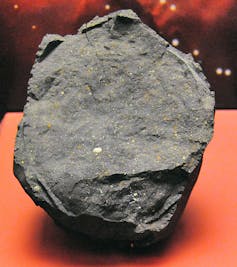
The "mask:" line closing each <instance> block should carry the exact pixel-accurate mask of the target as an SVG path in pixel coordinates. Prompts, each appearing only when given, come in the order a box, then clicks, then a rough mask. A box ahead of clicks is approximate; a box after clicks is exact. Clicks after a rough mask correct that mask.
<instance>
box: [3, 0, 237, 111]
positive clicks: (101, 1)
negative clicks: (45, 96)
mask: <svg viewBox="0 0 237 267" xmlns="http://www.w3.org/2000/svg"><path fill="white" fill-rule="evenodd" d="M0 7H1V9H0V23H1V28H0V39H1V42H0V59H1V63H0V79H1V80H0V81H1V85H0V90H1V91H0V97H1V98H0V105H5V106H6V108H7V110H9V111H20V110H22V108H23V106H24V103H25V101H26V90H27V82H28V79H29V77H30V70H31V67H32V64H33V62H34V57H35V53H36V51H37V48H38V45H39V43H40V41H41V39H42V37H43V36H44V35H45V34H46V33H58V34H61V35H65V34H73V33H76V32H77V30H78V28H79V27H80V26H81V25H82V24H83V23H86V22H87V21H89V20H90V19H92V18H93V17H95V16H96V15H99V16H102V15H105V14H108V13H109V12H112V11H115V10H119V9H128V8H130V9H133V10H134V11H135V12H136V13H137V14H138V15H139V16H140V18H141V19H142V21H143V22H144V23H146V24H148V25H149V26H150V27H152V28H153V29H154V30H155V31H156V32H158V33H159V34H161V35H162V36H163V37H164V38H165V39H166V40H168V41H169V42H170V43H171V44H172V45H173V46H175V47H177V48H178V49H180V50H181V51H183V52H185V53H191V54H192V55H193V57H194V59H195V60H196V61H197V62H199V63H200V64H201V65H202V67H203V69H204V73H205V75H206V76H207V78H208V80H209V82H210V84H211V89H212V90H214V91H215V92H216V107H217V108H237V79H236V72H237V64H236V62H237V5H236V0H192V1H187V0H110V1H109V0H107V1H105V0H97V1H96V0H71V1H67V0H34V1H29V0H14V1H13V0H2V1H1V4H0Z"/></svg>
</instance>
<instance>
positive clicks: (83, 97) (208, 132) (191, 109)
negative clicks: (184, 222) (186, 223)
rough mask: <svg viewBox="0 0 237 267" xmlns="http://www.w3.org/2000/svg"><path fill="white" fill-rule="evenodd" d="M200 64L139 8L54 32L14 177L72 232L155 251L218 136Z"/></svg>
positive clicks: (43, 54)
mask: <svg viewBox="0 0 237 267" xmlns="http://www.w3.org/2000/svg"><path fill="white" fill-rule="evenodd" d="M213 114H214V93H213V92H211V91H210V90H209V84H208V83H207V81H206V79H205V77H204V75H203V74H202V71H201V68H200V66H199V65H198V64H197V63H195V62H194V61H193V59H192V57H191V56H190V55H186V54H184V53H182V52H180V51H178V50H177V49H175V48H174V47H172V46H171V45H169V44H168V43H167V42H166V41H165V40H164V39H163V38H161V37H160V36H159V35H157V34H156V33H155V32H154V31H153V30H152V29H150V28H149V27H148V26H146V25H144V24H143V23H142V22H141V21H140V19H139V18H138V17H137V15H136V14H135V13H133V12H132V11H131V10H122V11H119V12H115V13H112V14H109V15H108V16H105V17H102V18H99V17H96V18H94V19H93V20H92V21H90V22H89V23H87V24H85V25H83V26H82V27H81V29H80V30H79V32H78V34H76V35H67V36H65V37H62V36H59V35H46V36H45V37H44V39H43V41H42V43H41V45H40V47H39V51H38V53H37V57H36V62H35V64H34V66H33V69H32V78H31V79H30V81H29V88H28V98H27V103H26V105H25V108H24V117H23V119H22V121H21V123H20V125H19V129H18V134H17V140H16V146H15V159H14V172H15V175H16V176H17V178H18V179H19V181H20V183H21V184H22V186H23V187H24V189H25V191H26V192H27V193H28V194H29V195H30V197H31V198H32V199H33V200H34V202H35V203H36V204H37V205H40V206H41V207H43V208H44V209H45V210H46V211H47V212H48V214H49V215H51V216H52V217H53V218H54V220H55V221H56V222H57V223H58V224H60V225H61V226H63V227H64V228H66V229H70V230H73V231H76V232H82V233H85V234H87V235H89V236H92V237H95V238H99V239H115V240H121V241H128V242H134V245H137V246H146V245H149V244H151V243H154V242H156V241H158V240H160V239H162V238H165V237H166V236H167V235H168V234H170V233H171V232H172V230H173V228H174V225H175V224H176V222H177V219H178V218H179V216H180V215H181V212H182V211H183V209H184V207H185V204H186V202H187V199H188V197H189V194H190V192H191V189H192V187H193V185H194V183H195V181H196V178H197V176H198V173H199V169H200V166H201V161H202V155H203V151H204V149H205V147H206V145H207V143H208V142H209V141H210V139H211V136H212V132H213Z"/></svg>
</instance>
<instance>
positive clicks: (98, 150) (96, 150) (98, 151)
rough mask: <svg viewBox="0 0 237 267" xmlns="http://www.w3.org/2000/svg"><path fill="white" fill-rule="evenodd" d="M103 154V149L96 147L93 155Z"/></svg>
mask: <svg viewBox="0 0 237 267" xmlns="http://www.w3.org/2000/svg"><path fill="white" fill-rule="evenodd" d="M101 152H102V148H101V147H95V148H94V149H93V153H95V154H99V153H101Z"/></svg>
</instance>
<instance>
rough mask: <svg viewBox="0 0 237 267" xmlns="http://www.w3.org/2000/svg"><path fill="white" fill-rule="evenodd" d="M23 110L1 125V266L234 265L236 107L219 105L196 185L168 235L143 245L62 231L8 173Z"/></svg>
mask: <svg viewBox="0 0 237 267" xmlns="http://www.w3.org/2000/svg"><path fill="white" fill-rule="evenodd" d="M21 117H22V113H7V114H6V115H5V117H4V119H3V120H2V122H1V124H0V213H1V215H0V267H28V266H29V267H46V266H50V267H52V266H57V267H61V266H70V267H73V266H80V267H81V266H83V267H84V266H96V267H97V266H98V267H104V266H115V267H125V266H129V267H131V266H134V267H135V266H136V267H140V266H143V267H150V266H159V267H163V266H164V267H169V266H172V267H186V266H187V267H218V266H221V267H234V266H237V111H223V110H219V111H217V112H216V116H215V131H214V132H215V133H214V138H213V140H212V141H211V143H210V144H209V146H208V148H207V150H206V152H205V155H204V161H203V165H202V169H201V173H200V175H199V178H198V181H197V184H196V186H195V188H194V190H193V192H192V194H191V197H190V200H189V202H188V205H187V207H186V209H185V211H184V214H183V215H182V217H181V220H180V221H179V223H178V225H177V228H176V231H175V232H174V234H173V235H172V237H171V238H170V239H169V240H168V241H166V242H165V243H163V244H161V245H155V246H153V247H151V248H146V249H145V250H144V251H143V250H139V251H134V250H133V249H128V250H127V251H122V250H116V249H114V248H111V247H109V248H108V247H107V248H102V247H97V246H96V245H95V244H93V243H91V242H86V239H81V240H80V239H78V238H75V237H72V236H71V235H68V234H66V233H65V232H64V231H63V230H62V229H60V228H59V227H57V226H56V225H55V224H54V222H53V221H52V219H51V218H50V217H49V216H48V215H47V214H46V213H45V212H44V211H43V210H42V209H41V208H39V207H36V206H35V205H34V203H33V201H32V200H31V199H30V198H29V197H28V195H26V193H25V192H24V190H23V189H22V187H21V186H20V184H19V183H18V181H17V180H16V178H15V177H14V174H13V151H14V142H15V135H16V131H17V124H18V123H19V121H20V119H21Z"/></svg>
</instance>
